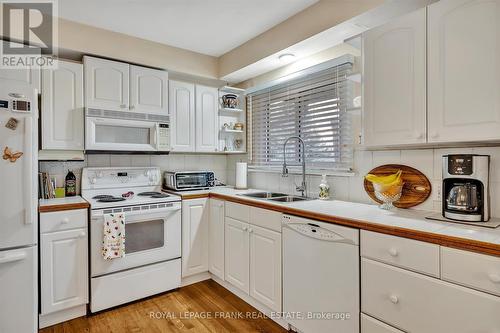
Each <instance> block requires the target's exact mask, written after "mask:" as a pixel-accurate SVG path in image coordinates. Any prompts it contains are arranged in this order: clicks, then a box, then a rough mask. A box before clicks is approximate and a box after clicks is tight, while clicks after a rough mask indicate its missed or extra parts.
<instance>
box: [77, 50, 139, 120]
mask: <svg viewBox="0 0 500 333" xmlns="http://www.w3.org/2000/svg"><path fill="white" fill-rule="evenodd" d="M83 62H84V66H85V101H86V107H88V108H94V109H107V110H120V111H128V109H129V65H128V64H126V63H123V62H117V61H111V60H106V59H98V58H92V57H83Z"/></svg>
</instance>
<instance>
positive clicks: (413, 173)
mask: <svg viewBox="0 0 500 333" xmlns="http://www.w3.org/2000/svg"><path fill="white" fill-rule="evenodd" d="M398 170H402V171H403V172H402V174H401V178H402V179H403V182H404V185H403V193H402V195H401V198H400V199H399V200H398V201H397V202H395V203H394V206H396V207H398V208H409V207H413V206H416V205H419V204H421V203H422V202H424V201H425V200H426V199H427V198H428V197H429V196H430V195H431V191H432V186H431V182H430V181H429V179H427V177H426V176H425V175H424V174H423V173H421V172H420V171H418V170H417V169H414V168H412V167H409V166H406V165H401V164H385V165H381V166H378V167H376V168H375V169H372V170H371V171H370V172H368V173H371V174H374V175H377V176H388V175H391V174H394V173H396V172H398ZM364 186H365V191H366V193H368V195H369V196H370V198H372V199H373V200H375V201H376V202H378V203H382V201H380V200H378V199H377V198H376V197H375V193H374V190H373V185H372V183H371V182H369V181H367V180H366V179H365V181H364Z"/></svg>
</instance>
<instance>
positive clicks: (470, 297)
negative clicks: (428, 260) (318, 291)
mask: <svg viewBox="0 0 500 333" xmlns="http://www.w3.org/2000/svg"><path fill="white" fill-rule="evenodd" d="M361 311H362V312H363V313H366V314H367V315H369V316H371V317H374V318H378V319H380V320H381V321H383V322H386V323H388V324H389V325H392V326H395V327H396V328H398V329H401V330H403V331H406V332H415V333H420V332H421V333H443V332H453V333H471V332H496V331H497V330H498V328H499V327H500V316H499V315H498V314H499V313H500V297H497V296H493V295H490V294H486V293H482V292H478V291H475V290H472V289H468V288H465V287H462V286H458V285H455V284H451V283H448V282H444V281H441V280H439V279H435V278H432V277H429V276H426V275H422V274H418V273H414V272H410V271H407V270H403V269H401V268H397V267H393V266H389V265H386V264H383V263H380V262H376V261H373V260H370V259H362V261H361Z"/></svg>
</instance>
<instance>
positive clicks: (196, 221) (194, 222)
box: [182, 198, 209, 277]
mask: <svg viewBox="0 0 500 333" xmlns="http://www.w3.org/2000/svg"><path fill="white" fill-rule="evenodd" d="M208 220H209V209H208V199H206V198H202V199H190V200H183V201H182V277H187V276H191V275H194V274H198V273H203V272H207V271H208Z"/></svg>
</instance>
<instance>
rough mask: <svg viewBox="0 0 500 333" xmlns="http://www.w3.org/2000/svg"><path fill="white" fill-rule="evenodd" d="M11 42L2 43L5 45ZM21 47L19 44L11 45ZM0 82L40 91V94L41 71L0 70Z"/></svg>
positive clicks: (32, 69)
mask: <svg viewBox="0 0 500 333" xmlns="http://www.w3.org/2000/svg"><path fill="white" fill-rule="evenodd" d="M7 43H9V42H5V41H2V44H3V45H6V44H7ZM10 44H15V45H20V44H18V43H10ZM0 82H7V83H8V84H9V85H19V86H21V87H26V86H28V87H31V88H33V89H38V92H40V69H39V68H24V69H7V68H0Z"/></svg>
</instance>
